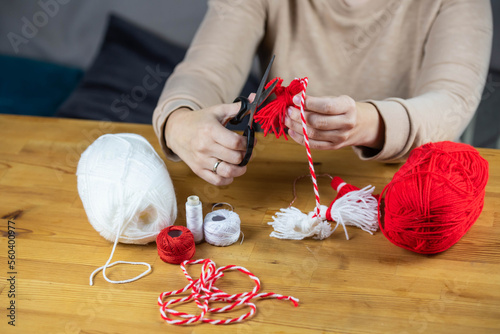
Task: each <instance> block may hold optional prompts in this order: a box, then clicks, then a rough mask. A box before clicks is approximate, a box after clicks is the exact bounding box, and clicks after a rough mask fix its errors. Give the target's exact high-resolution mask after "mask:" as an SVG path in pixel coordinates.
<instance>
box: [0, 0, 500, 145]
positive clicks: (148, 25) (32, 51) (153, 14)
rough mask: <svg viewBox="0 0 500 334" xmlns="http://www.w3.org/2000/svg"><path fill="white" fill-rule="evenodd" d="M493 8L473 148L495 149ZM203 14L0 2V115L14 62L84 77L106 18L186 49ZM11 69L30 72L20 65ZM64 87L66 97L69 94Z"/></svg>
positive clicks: (156, 3) (174, 0)
mask: <svg viewBox="0 0 500 334" xmlns="http://www.w3.org/2000/svg"><path fill="white" fill-rule="evenodd" d="M492 8H493V13H494V42H493V53H492V58H491V66H490V73H489V75H488V80H487V83H486V87H485V89H484V93H483V99H482V101H481V104H480V106H479V108H478V112H477V114H476V116H475V118H474V119H473V120H472V122H471V124H470V126H469V127H468V128H467V130H466V131H465V133H464V134H463V136H462V140H463V141H464V142H467V143H470V144H473V145H475V146H478V147H496V148H500V24H497V22H500V0H492ZM206 9H207V0H148V1H136V0H85V1H83V0H32V1H31V0H16V1H10V0H0V56H2V57H3V58H0V62H2V61H3V68H2V63H0V71H1V72H0V94H3V95H4V96H0V112H6V111H7V112H8V110H9V108H7V107H4V108H2V99H3V100H4V102H5V101H6V100H7V101H6V102H5V106H8V105H9V101H8V96H7V97H6V96H5V94H9V92H10V91H11V90H12V89H13V88H12V87H11V82H12V75H11V74H12V71H13V69H16V67H15V66H13V65H11V64H13V61H15V60H16V59H17V58H21V59H29V60H36V61H40V62H44V63H45V62H46V63H49V64H56V65H58V66H62V67H68V68H71V69H73V70H75V71H81V73H82V74H81V76H83V73H85V71H86V70H87V69H88V68H89V67H90V66H91V65H92V62H93V60H94V59H95V57H96V54H97V53H98V52H99V48H100V45H101V43H102V41H103V38H104V35H105V32H106V25H107V20H108V15H109V14H110V13H115V14H117V15H119V16H120V17H123V18H125V19H127V20H128V21H130V22H133V23H134V24H137V25H138V26H139V27H141V28H144V29H145V30H147V31H150V32H152V33H154V34H156V35H158V36H160V37H161V38H163V39H165V40H166V41H169V42H171V43H173V44H175V45H178V46H180V47H181V48H187V47H188V46H189V43H190V41H191V39H192V38H193V36H194V34H195V32H196V29H197V27H198V26H199V24H200V22H201V20H202V19H203V16H204V14H205V12H206ZM464 24H465V23H464ZM14 64H17V63H14ZM36 64H38V63H36ZM16 66H22V67H23V68H27V69H28V70H29V69H30V67H29V66H26V65H25V63H21V64H20V65H16ZM254 67H255V66H254ZM9 71H10V72H9ZM49 72H50V71H49ZM9 73H10V77H9ZM42 73H46V71H45V72H42ZM50 73H52V72H50ZM75 73H76V74H75ZM72 75H73V76H72V77H71V78H73V79H72V80H73V81H75V82H76V81H78V80H79V79H78V78H80V77H79V76H78V73H77V72H74V73H73V74H72ZM26 76H27V77H28V78H29V73H27V74H26ZM36 79H37V78H36V77H34V78H32V80H36ZM24 84H26V82H24ZM66 86H67V91H68V92H69V91H71V89H73V88H74V87H73V86H71V85H69V84H68V85H66ZM23 87H25V86H23V85H21V86H19V88H20V89H23ZM2 92H3V93H2ZM68 92H62V93H61V96H60V97H59V98H58V99H59V100H57V101H56V102H53V103H56V104H57V103H62V101H63V100H64V94H68ZM11 94H13V93H11ZM10 103H11V104H13V103H15V102H13V101H10ZM2 109H3V110H2ZM21 112H22V111H21Z"/></svg>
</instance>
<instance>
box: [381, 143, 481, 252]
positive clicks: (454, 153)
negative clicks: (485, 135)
mask: <svg viewBox="0 0 500 334" xmlns="http://www.w3.org/2000/svg"><path fill="white" fill-rule="evenodd" d="M487 182H488V162H487V161H486V160H485V159H483V158H482V157H481V156H480V155H479V153H478V152H477V150H476V149H475V148H473V147H472V146H470V145H466V144H460V143H453V142H447V141H445V142H438V143H430V144H425V145H422V146H420V147H418V148H416V149H414V150H413V151H412V152H411V154H410V156H409V157H408V161H407V162H406V163H405V164H404V165H403V166H402V167H401V169H400V170H399V171H398V172H397V173H396V174H395V175H394V177H393V179H392V181H391V182H390V183H389V184H388V185H387V186H386V187H385V188H384V190H383V191H382V194H381V195H380V200H379V226H380V229H381V230H382V232H383V233H384V235H385V236H386V237H387V239H389V241H391V242H392V243H393V244H395V245H397V246H399V247H403V248H405V249H408V250H411V251H414V252H417V253H421V254H435V253H439V252H442V251H445V250H447V249H448V248H450V247H451V246H452V245H454V244H455V243H456V242H457V241H458V240H460V238H462V237H463V236H464V235H465V233H466V232H467V231H468V230H469V228H470V227H471V226H472V224H474V222H475V221H476V220H477V218H478V217H479V215H480V214H481V211H482V210H483V205H484V195H485V187H486V183H487ZM382 199H383V201H384V205H385V209H384V217H383V222H382V221H381V220H382V219H381V218H382V217H381V203H382Z"/></svg>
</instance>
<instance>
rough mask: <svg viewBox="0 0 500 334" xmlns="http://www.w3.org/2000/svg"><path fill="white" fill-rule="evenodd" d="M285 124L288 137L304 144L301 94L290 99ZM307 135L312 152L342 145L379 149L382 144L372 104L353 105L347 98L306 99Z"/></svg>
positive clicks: (380, 127)
mask: <svg viewBox="0 0 500 334" xmlns="http://www.w3.org/2000/svg"><path fill="white" fill-rule="evenodd" d="M293 101H294V103H295V105H296V107H289V108H288V111H287V117H286V119H285V125H286V126H287V127H288V128H289V130H288V134H289V135H290V137H292V138H293V140H295V141H296V142H297V143H299V144H301V145H304V135H303V132H302V122H301V118H300V109H299V108H300V95H297V96H295V97H294V99H293ZM304 111H305V117H306V123H307V134H308V136H309V144H310V147H311V148H312V149H318V150H336V149H339V148H342V147H345V146H364V147H369V148H373V149H381V148H382V147H383V145H384V134H385V127H384V121H383V120H382V118H381V116H380V114H379V113H378V111H377V109H376V108H375V106H374V105H372V104H370V103H360V102H355V101H354V100H353V99H352V98H350V97H349V96H345V95H343V96H338V97H313V96H307V97H306V100H305V106H304Z"/></svg>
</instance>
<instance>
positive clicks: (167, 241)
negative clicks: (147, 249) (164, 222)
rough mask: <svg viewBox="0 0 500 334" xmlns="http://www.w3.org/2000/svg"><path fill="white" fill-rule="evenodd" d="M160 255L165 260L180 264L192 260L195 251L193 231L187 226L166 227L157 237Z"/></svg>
mask: <svg viewBox="0 0 500 334" xmlns="http://www.w3.org/2000/svg"><path fill="white" fill-rule="evenodd" d="M156 247H157V249H158V255H159V256H160V259H162V261H163V262H167V263H172V264H180V263H182V262H184V261H186V260H190V259H191V258H192V257H193V255H194V253H195V250H196V249H195V244H194V236H193V233H192V232H191V231H190V230H189V229H188V228H187V227H185V226H178V225H172V226H168V227H166V228H164V229H163V230H161V232H160V233H159V234H158V236H157V237H156Z"/></svg>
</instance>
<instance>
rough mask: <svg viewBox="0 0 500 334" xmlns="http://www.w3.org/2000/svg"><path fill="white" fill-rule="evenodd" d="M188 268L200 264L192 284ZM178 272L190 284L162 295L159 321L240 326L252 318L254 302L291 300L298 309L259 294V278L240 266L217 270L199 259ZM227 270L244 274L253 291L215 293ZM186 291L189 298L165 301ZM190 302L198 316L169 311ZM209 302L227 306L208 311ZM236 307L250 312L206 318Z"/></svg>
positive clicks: (277, 295)
mask: <svg viewBox="0 0 500 334" xmlns="http://www.w3.org/2000/svg"><path fill="white" fill-rule="evenodd" d="M188 264H202V269H201V274H200V278H198V279H196V280H193V278H192V277H191V276H190V275H189V274H188V272H187V270H186V265H188ZM181 270H182V271H183V273H184V276H186V278H187V280H188V281H189V283H188V284H187V285H186V286H185V287H184V288H182V289H179V290H174V291H168V292H163V293H161V294H160V296H159V297H158V305H159V306H160V313H161V317H162V318H163V319H164V320H165V321H166V322H167V323H169V324H173V325H187V324H192V323H196V322H206V323H210V324H213V325H227V324H232V323H235V322H241V321H243V320H245V319H247V318H249V317H251V316H253V315H254V314H255V312H256V310H257V307H256V306H255V304H254V303H252V302H250V301H251V300H252V299H257V298H260V299H262V298H276V299H279V300H282V299H285V300H290V301H291V302H292V303H293V305H294V306H295V307H297V306H298V302H299V300H298V299H297V298H295V297H291V296H283V295H280V294H277V293H273V292H267V293H262V292H261V293H258V291H259V290H260V280H259V278H258V277H257V276H255V275H254V274H252V273H251V272H250V271H248V270H247V269H246V268H243V267H240V266H235V265H229V266H224V267H220V268H216V266H215V262H213V261H212V260H210V259H200V260H187V261H184V262H183V263H182V264H181ZM226 270H238V271H240V272H242V273H243V274H245V275H248V276H249V277H250V278H251V279H252V280H253V281H254V283H255V287H254V288H253V289H252V291H250V292H243V293H237V294H232V295H230V294H227V293H225V292H224V291H222V290H220V289H218V288H217V287H216V286H215V282H216V281H217V280H218V279H219V278H221V277H222V276H224V271H226ZM189 289H191V293H190V294H189V295H188V296H186V297H183V298H177V299H170V300H168V301H165V299H168V297H170V296H174V295H178V294H182V293H184V292H186V291H187V290H189ZM193 299H194V301H195V303H196V305H197V306H198V308H200V309H201V312H200V314H198V315H194V314H189V313H185V312H180V311H176V310H174V309H171V308H169V306H170V305H174V304H178V303H184V302H188V301H191V300H193ZM210 302H226V303H230V304H229V305H227V306H224V307H216V308H210V307H209V304H210ZM238 306H248V307H249V308H250V310H249V311H248V312H247V313H245V314H242V315H241V316H239V317H237V318H232V319H222V320H219V319H211V318H208V317H207V314H208V313H222V312H226V311H230V310H232V309H234V308H235V307H238ZM169 314H170V315H172V316H177V317H180V318H183V319H173V318H171V317H169Z"/></svg>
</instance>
